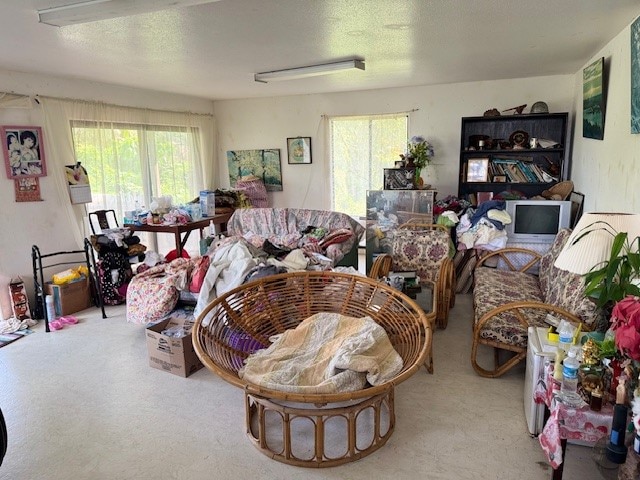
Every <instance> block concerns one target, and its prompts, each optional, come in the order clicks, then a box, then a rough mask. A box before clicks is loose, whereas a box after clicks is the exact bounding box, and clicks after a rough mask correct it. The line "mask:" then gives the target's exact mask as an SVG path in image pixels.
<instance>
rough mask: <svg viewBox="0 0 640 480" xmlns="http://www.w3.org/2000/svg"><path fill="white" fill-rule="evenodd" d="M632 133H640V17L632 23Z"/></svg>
mask: <svg viewBox="0 0 640 480" xmlns="http://www.w3.org/2000/svg"><path fill="white" fill-rule="evenodd" d="M631 133H640V17H638V18H637V19H636V21H635V22H633V23H632V24H631Z"/></svg>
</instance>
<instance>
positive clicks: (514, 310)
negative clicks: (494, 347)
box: [473, 301, 589, 333]
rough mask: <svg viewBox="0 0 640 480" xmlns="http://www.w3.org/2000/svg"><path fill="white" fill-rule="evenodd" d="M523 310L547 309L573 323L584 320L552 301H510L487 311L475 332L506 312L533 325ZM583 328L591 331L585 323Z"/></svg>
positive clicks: (522, 323)
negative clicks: (553, 303)
mask: <svg viewBox="0 0 640 480" xmlns="http://www.w3.org/2000/svg"><path fill="white" fill-rule="evenodd" d="M522 310H543V311H546V312H547V313H551V314H555V316H560V317H562V318H564V319H565V320H567V321H569V322H571V323H574V324H576V325H577V324H579V323H581V322H582V320H580V317H578V316H576V315H574V314H573V313H571V312H569V311H568V310H565V309H564V308H562V307H558V306H556V305H552V304H550V303H543V302H529V301H525V302H510V303H505V304H504V305H500V306H499V307H496V308H494V309H493V310H490V311H488V312H487V313H485V314H484V315H483V316H482V317H481V318H480V319H479V320H478V321H477V322H476V324H475V325H474V327H473V330H474V333H476V332H478V331H479V330H481V329H482V328H483V327H484V325H485V324H486V323H487V322H488V321H490V320H491V319H492V318H493V317H495V316H497V315H499V314H501V313H505V312H510V313H511V314H512V315H513V316H515V317H516V318H517V319H518V321H519V322H520V324H521V325H522V326H523V327H525V328H526V327H529V326H531V325H529V322H528V321H527V316H526V314H525V313H524V312H522ZM582 330H583V331H589V327H588V326H587V325H585V324H584V323H583V324H582Z"/></svg>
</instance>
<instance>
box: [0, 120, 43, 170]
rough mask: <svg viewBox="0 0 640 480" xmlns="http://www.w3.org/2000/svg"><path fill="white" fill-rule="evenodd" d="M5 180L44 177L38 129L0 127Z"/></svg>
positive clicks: (40, 136)
mask: <svg viewBox="0 0 640 480" xmlns="http://www.w3.org/2000/svg"><path fill="white" fill-rule="evenodd" d="M0 132H1V133H2V139H3V140H4V149H3V150H4V163H5V167H6V171H7V178H9V179H15V178H26V177H44V176H46V175H47V164H46V163H45V159H44V144H43V137H42V129H41V128H40V127H10V126H2V127H0Z"/></svg>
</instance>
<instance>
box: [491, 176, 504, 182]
mask: <svg viewBox="0 0 640 480" xmlns="http://www.w3.org/2000/svg"><path fill="white" fill-rule="evenodd" d="M506 181H507V176H506V175H494V176H493V182H494V183H505V182H506Z"/></svg>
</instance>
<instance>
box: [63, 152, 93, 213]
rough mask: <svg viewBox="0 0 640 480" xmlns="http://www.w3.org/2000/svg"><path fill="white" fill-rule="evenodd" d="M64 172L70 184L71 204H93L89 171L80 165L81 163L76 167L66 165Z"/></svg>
mask: <svg viewBox="0 0 640 480" xmlns="http://www.w3.org/2000/svg"><path fill="white" fill-rule="evenodd" d="M64 170H65V173H66V175H67V183H68V184H69V197H70V198H71V203H73V204H78V203H91V202H92V200H91V186H90V185H89V176H88V175H87V170H86V169H85V168H84V167H83V166H82V165H80V162H78V163H76V164H75V165H65V167H64Z"/></svg>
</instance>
